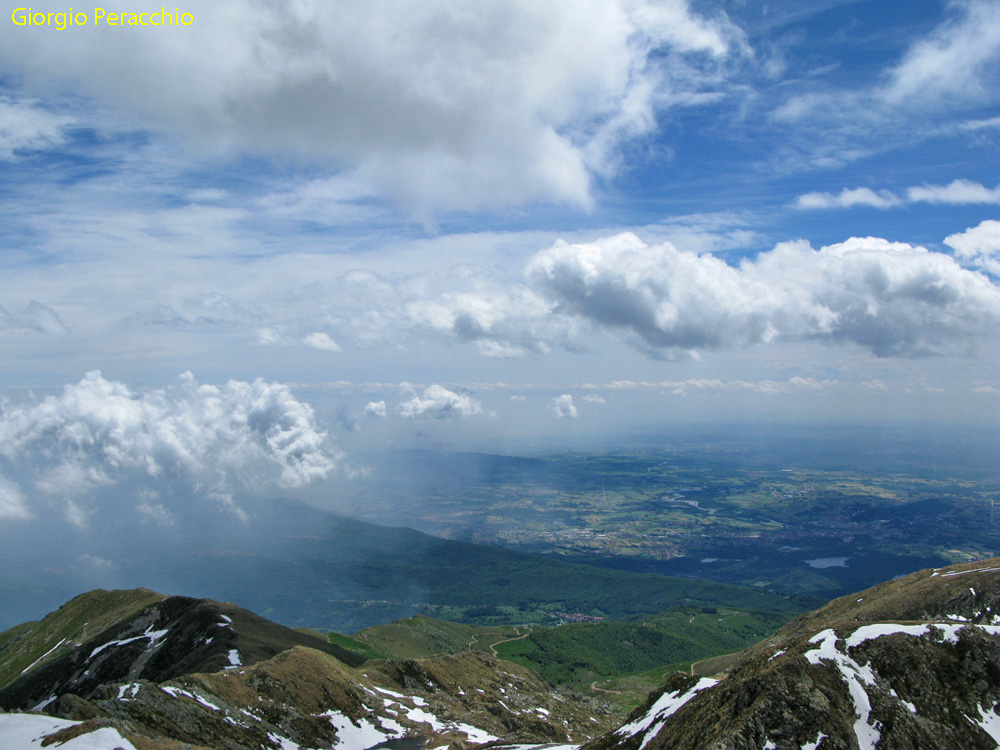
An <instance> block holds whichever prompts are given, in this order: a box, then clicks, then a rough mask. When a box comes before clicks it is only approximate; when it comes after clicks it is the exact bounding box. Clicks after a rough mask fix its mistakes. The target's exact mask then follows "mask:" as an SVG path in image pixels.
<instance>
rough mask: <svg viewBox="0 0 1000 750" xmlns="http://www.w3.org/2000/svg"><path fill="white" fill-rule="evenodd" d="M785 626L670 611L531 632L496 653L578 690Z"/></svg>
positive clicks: (767, 615) (780, 620) (737, 615)
mask: <svg viewBox="0 0 1000 750" xmlns="http://www.w3.org/2000/svg"><path fill="white" fill-rule="evenodd" d="M787 621H788V616H787V615H782V614H776V613H773V612H740V611H736V610H727V609H722V610H716V609H714V608H713V609H711V610H710V611H709V612H705V611H702V610H696V609H690V608H686V609H682V610H673V611H671V612H664V613H661V614H659V615H656V616H654V617H648V618H644V619H642V620H639V621H638V622H600V623H585V624H571V625H563V626H561V627H557V628H534V629H533V630H532V631H531V634H530V635H529V636H528V637H527V638H525V639H523V640H517V641H509V642H507V643H503V644H500V645H499V646H497V649H496V650H497V654H498V655H499V656H501V657H502V658H504V659H509V660H511V661H515V662H517V663H519V664H524V665H525V666H528V667H531V668H532V669H535V670H537V671H538V673H539V674H541V675H542V677H544V678H545V679H547V680H549V681H551V682H555V683H560V684H569V685H572V686H574V687H577V688H583V687H584V686H586V685H588V684H590V683H591V682H594V681H596V680H602V679H607V678H609V677H617V676H621V675H625V674H630V673H635V672H645V671H647V670H650V669H653V668H655V667H660V666H663V665H669V664H679V663H682V662H690V661H694V660H696V659H704V658H707V657H709V656H714V655H716V654H719V653H724V652H730V651H737V650H740V649H743V648H746V647H747V646H750V645H753V644H754V643H757V642H758V641H760V640H761V638H763V637H764V636H766V635H768V634H769V633H773V632H774V631H775V630H776V629H777V628H778V627H780V626H781V625H783V624H784V623H785V622H787Z"/></svg>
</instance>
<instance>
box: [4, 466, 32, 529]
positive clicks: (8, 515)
mask: <svg viewBox="0 0 1000 750" xmlns="http://www.w3.org/2000/svg"><path fill="white" fill-rule="evenodd" d="M31 517H32V513H31V511H29V510H28V505H27V502H26V501H25V498H24V493H23V492H21V488H20V487H18V486H17V484H15V483H14V482H11V481H10V480H8V479H5V478H4V476H3V475H2V474H0V522H3V521H23V520H26V519H28V518H31Z"/></svg>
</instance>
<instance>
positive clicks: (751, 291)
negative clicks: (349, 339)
mask: <svg viewBox="0 0 1000 750" xmlns="http://www.w3.org/2000/svg"><path fill="white" fill-rule="evenodd" d="M991 229H992V225H987V226H985V227H983V229H982V230H980V231H979V233H978V234H974V235H969V236H968V237H966V239H964V240H961V239H958V238H954V239H953V240H952V241H954V242H955V243H958V244H960V245H961V243H962V242H965V243H966V244H965V245H962V246H963V247H968V248H969V250H968V252H969V253H971V254H975V253H981V252H986V251H979V250H974V249H973V248H974V242H976V241H977V240H976V238H978V237H979V235H980V234H981V235H983V236H984V237H985V236H986V235H987V234H989V232H990V230H991ZM982 241H983V242H986V241H987V240H985V239H983V240H982ZM990 241H992V240H990ZM984 246H985V245H984ZM975 247H979V246H978V245H975ZM976 257H987V256H981V255H977V256H976ZM525 276H526V279H527V281H528V284H529V285H530V286H529V288H528V289H526V290H525V291H523V292H522V293H521V294H520V295H519V297H518V299H522V300H530V303H527V302H526V303H524V304H520V305H508V306H503V307H502V309H501V308H498V307H497V305H496V303H495V296H494V297H490V296H482V297H476V295H462V296H461V297H459V296H454V295H451V296H447V297H444V298H442V299H441V300H439V301H438V302H437V303H435V304H437V305H439V306H440V312H441V314H442V321H444V322H443V323H442V324H441V326H440V328H441V330H447V329H449V328H450V330H451V332H452V334H453V335H455V336H458V337H460V338H475V339H476V340H477V342H479V343H481V342H483V341H487V342H490V343H491V344H492V345H494V346H495V347H497V348H498V349H510V348H515V347H516V348H520V349H522V350H532V351H545V350H547V348H550V347H552V346H558V345H566V342H567V341H570V340H573V339H575V338H576V337H578V335H579V331H581V330H582V329H586V328H590V329H593V330H599V331H606V332H609V333H612V334H614V335H618V336H621V337H623V338H624V339H625V340H626V341H627V342H629V343H631V344H632V345H634V346H636V347H637V348H639V349H641V350H642V351H644V352H645V353H646V354H648V355H650V356H652V357H657V358H683V357H688V356H691V355H692V354H696V353H697V352H698V351H700V350H733V349H739V348H743V347H747V346H752V345H760V344H766V343H769V342H777V341H809V340H812V341H821V342H830V343H850V344H854V345H857V346H860V347H862V348H864V349H867V350H868V351H870V352H872V353H874V354H875V355H876V356H879V357H891V356H895V357H917V356H927V355H934V354H948V353H953V354H968V353H970V352H971V351H973V350H974V348H975V347H976V345H977V343H979V342H981V341H983V340H985V339H986V338H988V337H989V336H991V335H992V334H993V332H994V331H995V330H996V325H997V324H998V323H1000V289H998V288H997V286H996V285H995V284H993V283H991V281H990V280H989V279H988V278H987V277H985V276H983V275H982V274H979V273H976V272H974V271H970V270H968V269H965V268H962V267H961V266H960V265H959V264H958V263H957V262H956V261H955V259H954V258H952V257H951V256H949V255H946V254H944V253H934V252H929V251H927V250H926V249H924V248H922V247H913V246H911V245H908V244H905V243H895V242H889V241H888V240H884V239H880V238H875V237H868V238H852V239H850V240H847V241H846V242H843V243H839V244H836V245H831V246H828V247H824V248H821V249H820V250H814V249H813V248H812V247H810V246H809V244H808V243H806V242H805V241H796V242H786V243H781V244H779V245H777V246H776V247H775V248H774V249H773V250H771V251H770V252H765V253H761V254H759V255H758V256H757V257H756V258H755V259H752V260H750V259H747V260H744V261H742V262H741V263H740V264H739V265H738V266H732V265H729V264H727V263H726V262H724V261H723V260H721V259H719V258H717V257H715V256H712V255H707V254H706V255H699V254H696V253H692V252H686V251H683V250H679V249H677V248H676V247H675V246H674V245H673V244H671V243H669V242H665V243H661V244H654V245H649V244H646V243H645V242H643V241H642V240H641V239H639V238H638V237H637V236H635V235H634V234H631V233H626V234H621V235H617V236H614V237H608V238H604V239H601V240H598V241H596V242H592V243H582V244H569V243H565V242H557V243H556V244H555V245H553V246H552V247H551V248H549V249H547V250H543V251H541V252H539V253H537V254H536V255H535V256H534V257H533V258H532V259H531V260H530V262H529V263H528V264H527V266H526V268H525ZM512 298H513V297H512V296H510V295H508V296H507V297H505V299H507V300H510V299H512ZM475 309H490V310H492V311H494V314H492V315H490V316H486V315H482V316H480V317H478V318H476V329H475V336H474V337H473V336H469V335H468V334H467V333H466V331H465V330H464V329H463V328H462V327H461V326H459V325H458V324H457V323H456V321H457V320H459V318H460V316H461V315H463V314H467V313H468V311H469V310H475ZM498 309H501V312H500V313H497V312H496V311H497V310H498ZM443 311H448V314H447V315H444V312H443ZM554 330H559V331H560V333H559V334H558V335H556V336H552V337H549V338H548V339H544V340H537V341H534V342H529V341H528V339H530V337H531V335H533V334H537V333H539V332H543V331H554ZM512 331H513V332H514V334H513V336H511V332H512ZM567 348H571V346H568V345H567Z"/></svg>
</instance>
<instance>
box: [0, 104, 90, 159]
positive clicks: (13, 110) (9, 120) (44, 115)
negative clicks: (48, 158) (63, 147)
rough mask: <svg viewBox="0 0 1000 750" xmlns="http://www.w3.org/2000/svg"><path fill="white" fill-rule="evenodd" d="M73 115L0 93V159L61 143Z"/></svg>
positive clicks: (11, 157)
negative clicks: (0, 94)
mask: <svg viewBox="0 0 1000 750" xmlns="http://www.w3.org/2000/svg"><path fill="white" fill-rule="evenodd" d="M72 122H73V120H72V118H70V117H66V116H64V115H57V114H53V113H52V112H49V111H48V110H45V109H42V108H41V107H39V106H37V102H34V101H31V100H25V99H20V100H16V99H11V98H9V97H6V96H0V160H10V159H13V158H15V156H17V155H19V154H20V153H23V152H25V151H32V150H37V149H42V148H52V147H54V146H58V145H60V144H61V143H62V142H63V129H64V128H65V127H66V126H68V125H70V124H71V123H72Z"/></svg>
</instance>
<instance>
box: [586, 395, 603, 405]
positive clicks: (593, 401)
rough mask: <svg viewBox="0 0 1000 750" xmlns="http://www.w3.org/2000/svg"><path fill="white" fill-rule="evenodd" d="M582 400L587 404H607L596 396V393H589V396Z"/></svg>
mask: <svg viewBox="0 0 1000 750" xmlns="http://www.w3.org/2000/svg"><path fill="white" fill-rule="evenodd" d="M583 400H584V401H586V402H587V403H589V404H606V403H608V402H607V401H605V400H604V398H603V397H601V396H598V395H597V394H596V393H591V394H589V395H587V396H584V397H583Z"/></svg>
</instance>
